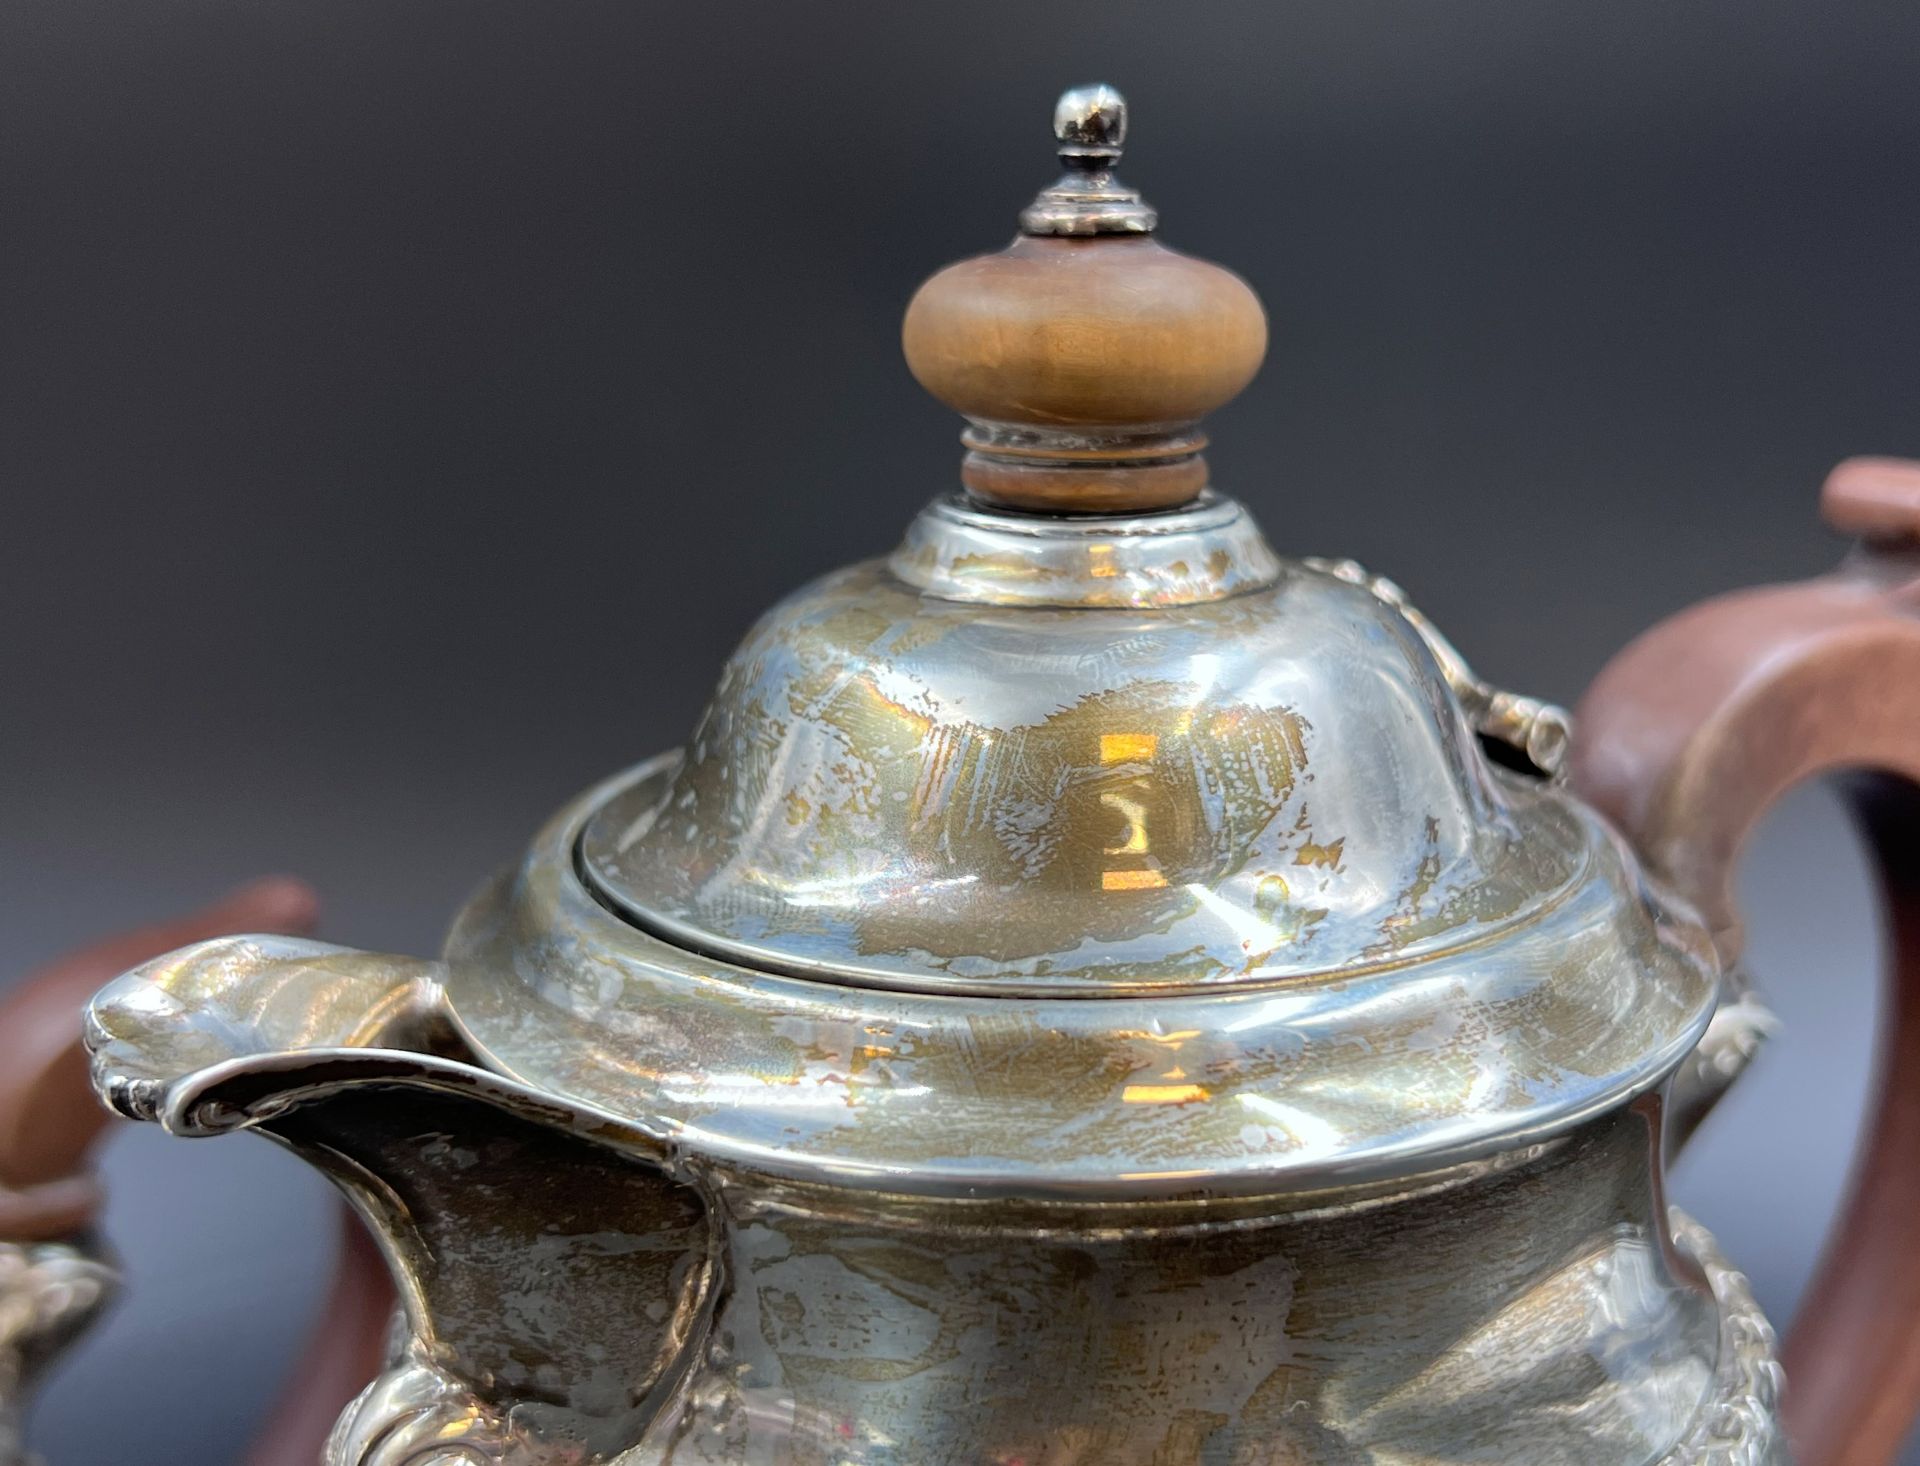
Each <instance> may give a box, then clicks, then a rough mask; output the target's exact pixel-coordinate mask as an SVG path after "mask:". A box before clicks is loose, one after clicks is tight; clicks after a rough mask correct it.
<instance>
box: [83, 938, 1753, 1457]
mask: <svg viewBox="0 0 1920 1466" xmlns="http://www.w3.org/2000/svg"><path fill="white" fill-rule="evenodd" d="M460 945H461V944H460V943H459V942H456V944H455V951H454V953H453V954H452V955H451V956H450V958H449V960H448V961H446V962H445V963H441V964H420V963H410V962H406V961H405V960H403V959H381V958H376V957H370V956H367V955H364V954H353V953H347V952H344V951H342V950H340V949H337V948H329V947H325V946H324V945H322V944H317V943H311V942H300V941H294V940H288V939H264V938H261V939H250V940H249V939H236V940H228V941H222V942H218V943H209V944H205V945H203V946H202V947H199V948H193V949H188V951H186V952H184V953H182V954H179V955H178V956H176V957H173V958H169V959H163V960H162V961H160V962H158V963H155V964H150V965H149V966H148V967H147V968H145V969H142V970H141V971H140V972H138V973H136V974H133V975H131V976H130V977H129V978H127V979H124V980H123V981H122V982H121V983H120V984H118V985H116V987H115V988H114V989H112V990H110V991H109V993H107V994H106V995H103V997H102V999H101V1001H100V1002H99V1004H98V1005H96V1009H95V1021H94V1024H93V1032H92V1035H91V1039H90V1041H91V1043H92V1045H93V1047H94V1049H95V1053H96V1056H97V1060H96V1062H97V1063H98V1065H99V1068H100V1073H101V1079H102V1084H103V1087H105V1088H106V1089H107V1090H108V1091H109V1092H110V1093H113V1094H115V1095H117V1096H119V1097H121V1101H122V1104H123V1107H124V1108H127V1109H129V1110H130V1111H132V1112H134V1113H137V1114H143V1115H150V1116H153V1117H157V1118H158V1119H159V1120H160V1121H161V1122H162V1123H163V1124H166V1125H167V1126H168V1127H169V1128H171V1129H173V1130H175V1131H176V1132H178V1133H185V1134H193V1133H212V1132H216V1131H220V1130H227V1129H233V1128H241V1127H254V1128H259V1129H262V1130H263V1131H265V1132H267V1133H269V1134H272V1135H274V1136H275V1137H276V1138H278V1139H280V1140H281V1141H282V1142H283V1143H287V1144H290V1145H292V1146H294V1147H295V1148H296V1149H298V1150H300V1151H302V1153H304V1154H306V1155H308V1156H309V1157H310V1158H312V1159H314V1160H315V1161H316V1162H317V1163H319V1164H321V1165H322V1166H323V1168H324V1169H326V1170H327V1171H328V1173H329V1174H330V1175H332V1176H333V1177H334V1179H335V1180H336V1181H338V1182H339V1183H340V1184H341V1186H342V1187H343V1189H344V1190H345V1191H346V1192H347V1193H348V1195H349V1196H350V1197H352V1198H353V1199H354V1200H355V1202H356V1204H358V1205H359V1206H360V1207H361V1209H362V1210H363V1212H364V1213H365V1214H366V1215H367V1216H368V1218H369V1220H370V1221H372V1222H373V1224H374V1225H375V1227H376V1229H377V1231H378V1232H379V1234H380V1236H381V1237H382V1238H383V1241H384V1245H385V1246H386V1247H387V1249H388V1251H389V1255H390V1257H391V1259H392V1261H393V1263H394V1265H395V1268H396V1272H397V1274H398V1276H399V1277H400V1279H401V1281H402V1296H403V1299H404V1300H405V1302H406V1305H407V1309H408V1317H409V1321H410V1336H409V1341H408V1342H407V1344H406V1345H405V1347H404V1349H403V1350H402V1352H401V1354H400V1355H399V1357H398V1358H397V1359H396V1362H395V1365H394V1367H393V1369H392V1370H391V1371H390V1372H389V1373H388V1374H387V1375H385V1376H383V1377H382V1378H381V1379H380V1380H379V1381H377V1382H376V1383H375V1384H374V1385H373V1386H372V1387H370V1389H369V1390H368V1392H367V1393H366V1394H365V1395H363V1396H362V1397H361V1399H360V1400H359V1401H357V1402H356V1404H355V1406H354V1407H353V1408H352V1409H351V1410H350V1411H349V1413H348V1415H347V1416H346V1417H345V1419H344V1420H343V1422H342V1424H341V1426H340V1428H339V1430H338V1431H337V1432H336V1434H335V1438H334V1445H333V1454H332V1455H331V1457H330V1462H331V1463H332V1466H443V1463H449V1462H454V1463H470V1462H475V1461H483V1462H484V1461H501V1462H509V1463H516V1466H566V1463H574V1462H579V1461H598V1462H607V1463H618V1466H664V1463H668V1462H672V1463H676V1466H689V1463H747V1462H753V1463H759V1462H768V1463H786V1462H809V1461H836V1462H849V1463H851V1462H861V1463H868V1462H871V1463H912V1466H948V1463H950V1466H976V1463H979V1462H1001V1461H1012V1460H1028V1461H1052V1462H1058V1463H1075V1466H1096V1463H1097V1466H1111V1463H1116V1462H1118V1463H1130V1462H1131V1463H1139V1466H1153V1463H1167V1462H1172V1463H1192V1466H1201V1463H1205V1462H1212V1461H1215V1460H1227V1461H1236V1460H1245V1461H1301V1462H1323V1463H1330V1466H1354V1463H1361V1466H1440V1463H1443V1462H1448V1463H1451V1462H1458V1461H1462V1460H1489V1461H1497V1460H1509V1461H1516V1462H1518V1461H1525V1462H1528V1463H1533V1466H1576V1463H1577V1466H1601V1463H1621V1466H1626V1463H1636V1466H1638V1463H1646V1462H1651V1461H1656V1460H1659V1461H1665V1462H1670V1463H1673V1466H1705V1463H1708V1462H1714V1463H1722V1462H1725V1463H1732V1462H1734V1461H1743V1460H1744V1461H1752V1462H1755V1463H1764V1462H1771V1461H1775V1460H1778V1459H1779V1457H1778V1456H1777V1455H1773V1454H1767V1453H1766V1452H1769V1451H1772V1450H1773V1449H1774V1447H1773V1445H1772V1444H1771V1441H1772V1437H1771V1435H1770V1432H1771V1430H1772V1423H1771V1415H1770V1414H1769V1413H1768V1412H1767V1410H1766V1408H1765V1397H1764V1391H1765V1390H1766V1389H1767V1388H1769V1387H1770V1384H1771V1380H1772V1373H1771V1370H1772V1365H1771V1356H1770V1354H1769V1353H1768V1352H1767V1346H1768V1344H1769V1342H1770V1341H1769V1337H1768V1336H1767V1335H1766V1334H1765V1332H1764V1326H1763V1325H1759V1324H1758V1323H1757V1321H1756V1320H1755V1319H1754V1318H1753V1317H1752V1316H1751V1308H1750V1304H1743V1301H1742V1298H1741V1297H1740V1296H1739V1294H1738V1291H1737V1289H1736V1288H1734V1287H1733V1286H1732V1283H1733V1280H1731V1279H1730V1278H1729V1277H1726V1276H1719V1275H1716V1273H1715V1271H1714V1268H1713V1266H1712V1265H1710V1266H1709V1268H1708V1270H1707V1272H1706V1274H1705V1276H1704V1277H1703V1276H1702V1275H1701V1273H1700V1272H1698V1271H1697V1270H1696V1269H1695V1267H1694V1266H1693V1265H1692V1264H1690V1263H1689V1262H1687V1261H1686V1258H1687V1255H1688V1250H1689V1249H1695V1250H1697V1249H1698V1246H1699V1242H1700V1239H1699V1237H1698V1236H1697V1235H1693V1236H1689V1235H1687V1234H1684V1233H1683V1235H1682V1237H1681V1239H1680V1243H1681V1246H1680V1249H1679V1250H1677V1251H1676V1250H1674V1249H1673V1248H1672V1247H1671V1246H1670V1245H1669V1240H1670V1239H1669V1237H1668V1235H1667V1233H1666V1230H1665V1225H1664V1213H1663V1211H1662V1209H1661V1206H1660V1203H1659V1195H1660V1187H1659V1179H1658V1156H1659V1146H1660V1142H1659V1132H1660V1129H1661V1124H1662V1120H1661V1115H1660V1108H1659V1105H1658V1104H1657V1102H1655V1101H1654V1100H1652V1099H1651V1098H1642V1099H1639V1100H1634V1101H1630V1102H1627V1103H1624V1104H1622V1105H1619V1106H1616V1107H1613V1108H1610V1109H1607V1110H1605V1111H1602V1112H1600V1113H1598V1114H1595V1115H1594V1116H1593V1117H1592V1118H1589V1119H1587V1120H1585V1121H1584V1122H1582V1123H1580V1124H1577V1125H1575V1126H1573V1127H1572V1128H1570V1129H1566V1130H1563V1131H1561V1132H1560V1133H1559V1134H1558V1135H1556V1136H1553V1137H1549V1138H1545V1139H1541V1140H1538V1141H1536V1142H1534V1143H1532V1144H1528V1145H1519V1146H1513V1147H1510V1148H1508V1149H1506V1150H1504V1151H1501V1152H1498V1153H1494V1154H1489V1155H1486V1156H1484V1157H1482V1158H1481V1159H1479V1160H1474V1161H1464V1162H1458V1163H1455V1164H1453V1165H1450V1166H1439V1167H1432V1168H1429V1169H1428V1170H1426V1171H1425V1172H1424V1173H1423V1174H1421V1175H1419V1176H1417V1177H1409V1178H1407V1179H1404V1180H1401V1181H1396V1182H1390V1183H1375V1184H1348V1185H1341V1186H1334V1187H1325V1188H1320V1189H1317V1190H1314V1189H1305V1190H1303V1189H1282V1190H1275V1189H1272V1188H1267V1189H1264V1190H1262V1191H1259V1192H1255V1193H1251V1194H1247V1195H1243V1196H1240V1197H1237V1198H1235V1197H1232V1196H1230V1195H1228V1194H1226V1193H1224V1192H1218V1191H1215V1190H1214V1189H1212V1188H1210V1187H1209V1186H1207V1185H1206V1184H1204V1182H1201V1181H1199V1180H1198V1179H1197V1178H1196V1180H1195V1181H1194V1182H1193V1183H1192V1184H1190V1185H1189V1186H1188V1187H1187V1188H1186V1190H1185V1192H1184V1193H1179V1194H1169V1195H1163V1196H1161V1197H1159V1198H1158V1199H1152V1198H1144V1197H1143V1198H1140V1199H1135V1200H1128V1199H1124V1198H1121V1197H1117V1196H1113V1195H1108V1194H1105V1193H1102V1192H1099V1191H1096V1190H1094V1189H1092V1188H1089V1189H1087V1190H1086V1191H1085V1192H1084V1193H1083V1194H1081V1195H1080V1196H1078V1197H1076V1198H1071V1199H1061V1200H1055V1201H1047V1200H1042V1199H1039V1198H1033V1199H1025V1198H1020V1197H1001V1198H991V1197H973V1196H969V1195H966V1194H964V1193H954V1194H948V1195H943V1196H927V1195H914V1194H908V1193H905V1192H902V1191H899V1190H893V1189H887V1188H886V1186H885V1185H884V1184H873V1185H869V1186H867V1187H864V1188H854V1187H849V1186H847V1185H846V1184H844V1181H845V1178H843V1177H839V1176H834V1175H830V1174H827V1175H820V1176H817V1177H816V1178H815V1179H813V1180H805V1181H803V1180H795V1179H778V1178H776V1177H774V1176H772V1175H769V1174H767V1173H766V1172H764V1171H761V1170H758V1169H756V1168H754V1167H751V1166H749V1165H744V1164H740V1163H737V1162H733V1161H730V1160H727V1159H724V1158H721V1157H719V1156H717V1155H716V1154H715V1153H714V1151H713V1150H712V1149H711V1147H710V1146H708V1145H707V1144H706V1143H705V1142H704V1140H703V1138H702V1137H699V1136H696V1135H693V1134H689V1133H687V1132H685V1131H676V1130H675V1129H674V1127H671V1126H655V1125H645V1124H640V1123H636V1122H635V1120H634V1119H632V1118H623V1117H619V1116H616V1115H613V1114H611V1113H608V1112H605V1111H602V1110H600V1109H598V1108H596V1107H594V1106H590V1105H587V1104H584V1103H581V1102H579V1101H577V1100H571V1099H566V1098H563V1097H561V1096H560V1095H558V1094H551V1095H550V1094H548V1093H546V1092H545V1091H544V1090H542V1089H539V1088H535V1087H533V1086H530V1085H528V1084H527V1083H525V1082H524V1081H523V1080H520V1079H512V1078H502V1077H500V1076H499V1075H498V1074H497V1073H495V1072H491V1068H480V1067H476V1066H475V1065H474V1064H473V1062H472V1059H471V1058H461V1057H458V1056H457V1055H458V1052H459V1050H460V1048H461V1045H462V1028H463V1020H464V1019H467V1018H469V1017H470V1015H465V1014H463V1013H462V1012H461V1008H460V1002H459V993H460V990H461V989H462V987H463V986H464V977H465V973H464V970H463V969H464V968H465V966H466V964H467V962H468V961H469V960H471V959H470V957H468V956H464V955H462V954H461V953H460V951H459V947H460ZM527 955H528V956H529V957H530V958H531V959H532V960H535V961H537V960H538V958H537V955H536V954H531V953H530V954H527ZM383 974H384V976H385V979H386V981H387V983H388V987H387V990H386V992H385V994H384V997H382V996H378V995H377V994H378V988H379V984H380V982H381V980H382V976H383ZM222 987H225V988H227V989H228V990H229V996H230V999H231V1001H230V1002H228V1003H226V1004H224V1005H223V1004H219V1003H210V1002H209V1001H208V1000H209V997H210V996H211V995H212V994H213V993H214V992H215V991H216V990H218V989H220V988H222ZM183 999H184V1001H183ZM369 1000H371V1001H369ZM947 1001H951V1000H947ZM188 1004H190V1007H189V1006H188ZM1077 1004H1078V1006H1080V1007H1083V1008H1106V1007H1113V1006H1115V1004H1114V1003H1113V1002H1112V1001H1111V1000H1098V999H1082V1000H1077ZM355 1007H365V1008H366V1009H367V1011H368V1012H369V1013H371V1014H377V1015H379V1016H378V1017H377V1018H370V1019H364V1020H362V1021H358V1022H356V1021H354V1020H353V1019H352V1018H351V1016H350V1015H351V1014H352V1012H353V1010H354V1008H355ZM169 1012H171V1013H172V1014H173V1016H174V1017H175V1019H176V1020H177V1021H176V1022H174V1023H172V1024H169V1025H167V1026H166V1028H167V1032H169V1033H171V1034H173V1035H174V1038H173V1039H172V1040H171V1041H169V1040H166V1039H164V1038H160V1037H156V1036H155V1035H154V1034H153V1031H152V1030H151V1029H149V1028H147V1027H146V1024H147V1023H149V1022H150V1021H151V1020H152V1019H153V1018H154V1017H155V1016H158V1015H163V1014H168V1013H169ZM684 1016H685V1017H686V1018H688V1019H692V1018H693V1017H694V1016H695V1015H693V1014H692V1013H691V1012H689V1013H687V1014H686V1015H684ZM666 1026H667V1027H670V1026H671V1020H670V1019H669V1020H668V1022H667V1024H666ZM188 1031H190V1036H187V1035H188ZM659 1037H660V1038H661V1039H662V1040H663V1041H664V1040H665V1037H666V1035H665V1032H664V1029H663V1031H662V1033H661V1034H660V1035H659ZM356 1038H357V1039H358V1040H359V1041H360V1042H362V1043H365V1044H370V1045H373V1047H365V1048H359V1047H356V1046H355V1043H354V1042H353V1040H354V1039H356ZM402 1042H408V1043H411V1044H413V1045H414V1046H415V1048H414V1050H413V1051H408V1050H404V1049H401V1048H399V1047H398V1045H399V1044H401V1043H402ZM429 1049H431V1050H434V1051H435V1052H431V1053H429V1052H425V1051H426V1050H429ZM222 1050H224V1052H225V1054H226V1057H224V1058H218V1057H215V1055H216V1054H217V1053H219V1052H220V1051H222ZM189 1053H191V1054H194V1055H197V1056H198V1057H199V1058H200V1059H201V1060H203V1061H206V1062H205V1067H204V1068H201V1069H199V1070H196V1071H193V1072H191V1073H187V1074H179V1075H177V1077H173V1078H168V1077H166V1075H167V1073H168V1071H169V1070H174V1069H176V1068H177V1065H178V1063H179V1061H180V1059H182V1058H183V1057H185V1056H186V1055H187V1054H189ZM990 1072H991V1071H988V1072H987V1073H983V1074H980V1075H977V1076H976V1082H980V1081H981V1080H988V1079H989V1076H990ZM1075 1098H1076V1099H1077V1098H1078V1097H1077V1096H1076V1097H1075ZM898 1179H900V1180H902V1181H912V1180H913V1179H915V1177H914V1175H913V1174H912V1173H909V1174H907V1175H903V1176H902V1177H900V1178H898ZM883 1180H884V1178H876V1182H882V1181H883ZM1741 1432H1744V1434H1742V1433H1741ZM1736 1440H1737V1441H1743V1442H1746V1443H1748V1444H1753V1445H1754V1449H1755V1451H1757V1452H1759V1453H1758V1454H1750V1455H1748V1456H1744V1457H1743V1456H1738V1455H1725V1454H1713V1452H1720V1451H1723V1450H1725V1449H1731V1446H1730V1445H1729V1442H1732V1441H1736ZM1519 1443H1524V1449H1515V1450H1512V1451H1509V1450H1508V1447H1509V1446H1512V1445H1518V1444H1519ZM1695 1443H1699V1444H1698V1448H1697V1449H1696V1444H1695ZM1755 1443H1757V1444H1755Z"/></svg>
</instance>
